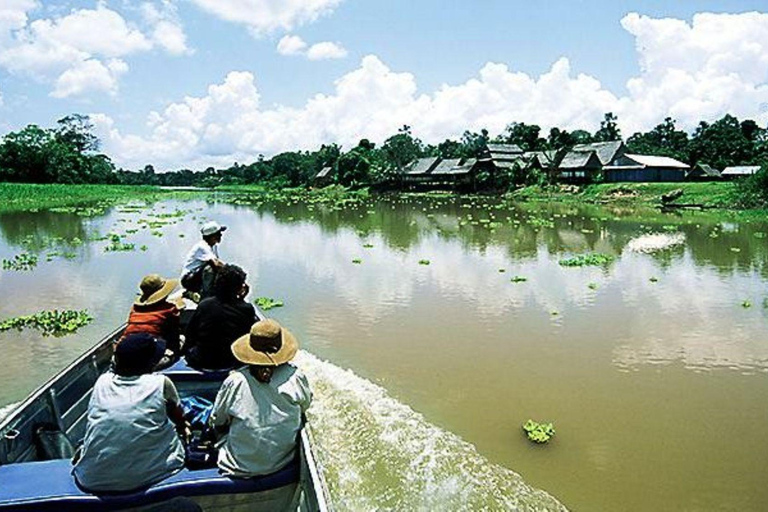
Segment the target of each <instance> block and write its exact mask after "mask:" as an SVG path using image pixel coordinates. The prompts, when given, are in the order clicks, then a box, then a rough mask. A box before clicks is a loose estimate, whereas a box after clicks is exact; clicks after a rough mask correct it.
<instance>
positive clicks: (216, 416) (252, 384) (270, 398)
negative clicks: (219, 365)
mask: <svg viewBox="0 0 768 512" xmlns="http://www.w3.org/2000/svg"><path fill="white" fill-rule="evenodd" d="M298 348H299V346H298V342H297V341H296V338H295V337H294V336H293V335H292V334H291V333H290V332H289V331H288V330H287V329H284V328H282V327H281V326H280V324H279V323H277V322H276V321H274V320H262V321H259V322H256V323H255V324H254V325H253V327H252V328H251V331H250V333H249V334H246V335H245V336H242V337H241V338H239V339H238V340H237V341H235V343H233V344H232V353H233V354H234V355H235V357H236V358H237V360H238V361H240V362H241V363H243V364H246V365H248V366H246V367H243V368H240V369H238V370H235V371H233V372H232V373H230V374H229V376H228V377H227V379H226V380H225V381H224V384H223V385H222V386H221V389H220V390H219V393H218V395H216V401H215V403H214V404H213V411H212V413H211V420H210V422H211V425H212V426H213V427H214V429H215V430H216V431H217V432H219V433H226V439H225V440H224V442H223V444H222V445H221V447H220V449H219V460H218V466H219V469H220V470H221V472H222V473H224V474H225V475H228V476H232V477H251V476H256V475H265V474H269V473H273V472H275V471H277V470H279V469H281V468H283V467H284V466H285V465H287V464H288V463H290V462H291V461H292V460H293V458H294V457H295V456H296V448H297V444H296V443H297V437H298V434H299V431H300V430H301V427H302V422H303V416H304V413H305V412H306V410H307V409H308V408H309V404H310V401H311V400H312V392H311V391H310V388H309V383H308V382H307V378H306V377H305V376H304V374H303V373H302V372H301V371H300V370H299V369H298V368H297V367H296V366H294V365H293V364H291V363H289V362H288V361H290V360H291V359H293V357H294V356H295V355H296V352H297V351H298Z"/></svg>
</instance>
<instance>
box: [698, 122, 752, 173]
mask: <svg viewBox="0 0 768 512" xmlns="http://www.w3.org/2000/svg"><path fill="white" fill-rule="evenodd" d="M748 133H749V131H748ZM688 158H689V160H690V162H691V163H692V164H697V163H699V162H702V163H706V164H709V165H712V166H714V167H715V168H717V169H724V168H725V167H728V166H731V165H745V164H751V163H753V162H755V161H756V160H757V158H758V154H757V151H756V147H755V145H754V144H753V143H752V141H750V140H749V139H748V138H747V137H746V136H745V135H744V131H743V130H742V123H739V120H738V119H737V118H735V117H734V116H732V115H730V114H726V115H725V116H723V117H722V118H721V119H718V120H717V121H715V122H714V123H712V124H709V123H707V122H705V121H702V122H701V123H699V126H698V127H697V128H696V130H695V131H694V132H693V136H692V137H691V141H690V143H689V144H688Z"/></svg>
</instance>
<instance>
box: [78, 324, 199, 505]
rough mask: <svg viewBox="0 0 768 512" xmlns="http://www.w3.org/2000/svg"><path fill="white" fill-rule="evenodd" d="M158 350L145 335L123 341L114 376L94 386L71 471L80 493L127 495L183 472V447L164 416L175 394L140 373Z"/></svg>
mask: <svg viewBox="0 0 768 512" xmlns="http://www.w3.org/2000/svg"><path fill="white" fill-rule="evenodd" d="M160 348H161V349H162V350H161V349H160ZM163 350H164V347H162V343H161V347H157V346H156V344H155V343H154V341H153V340H152V339H151V337H149V336H148V335H145V334H140V335H133V336H129V337H127V338H126V339H124V340H123V341H122V342H121V343H120V344H119V345H118V347H117V349H116V352H115V370H114V371H108V372H107V373H105V374H103V375H101V376H100V377H99V378H98V380H97V381H96V385H95V386H94V388H93V393H92V394H91V399H90V402H89V403H88V415H87V425H86V430H85V437H84V439H83V446H82V451H81V452H80V454H79V458H78V459H77V460H76V462H75V466H74V468H73V471H72V472H73V474H74V475H75V478H76V480H77V482H78V483H79V484H80V486H82V487H83V488H85V489H86V490H88V491H92V492H120V491H130V490H134V489H138V488H141V487H145V486H148V485H151V484H154V483H156V482H158V481H160V480H162V479H164V478H166V477H168V476H170V475H172V474H173V473H174V472H176V471H178V470H179V469H181V468H182V467H183V466H184V447H183V445H182V443H181V440H180V439H179V437H178V435H177V433H176V428H175V427H174V424H173V422H172V421H171V419H170V417H169V414H168V410H169V409H170V408H171V406H177V404H178V393H177V392H176V389H175V387H173V384H172V383H171V382H170V381H169V380H168V379H167V377H165V376H163V375H158V374H151V373H146V372H148V371H149V369H150V368H151V367H152V366H153V365H155V364H156V363H157V361H158V360H159V358H160V357H161V356H162V352H163ZM125 354H128V356H126V355H125ZM129 357H130V358H131V359H130V362H129V363H126V361H128V359H129Z"/></svg>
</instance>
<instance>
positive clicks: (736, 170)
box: [723, 165, 760, 176]
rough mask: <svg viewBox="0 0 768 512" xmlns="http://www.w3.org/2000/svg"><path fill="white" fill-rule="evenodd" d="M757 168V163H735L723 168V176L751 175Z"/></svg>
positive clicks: (758, 168) (758, 167)
mask: <svg viewBox="0 0 768 512" xmlns="http://www.w3.org/2000/svg"><path fill="white" fill-rule="evenodd" d="M759 170H760V166H759V165H735V166H732V167H726V168H725V169H723V176H751V175H753V174H755V173H756V172H757V171H759Z"/></svg>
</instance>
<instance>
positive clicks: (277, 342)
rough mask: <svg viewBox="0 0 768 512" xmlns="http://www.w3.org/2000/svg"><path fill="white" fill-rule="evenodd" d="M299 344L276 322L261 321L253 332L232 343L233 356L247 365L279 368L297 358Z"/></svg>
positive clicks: (256, 324) (252, 328)
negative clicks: (278, 366)
mask: <svg viewBox="0 0 768 512" xmlns="http://www.w3.org/2000/svg"><path fill="white" fill-rule="evenodd" d="M298 350H299V342H298V341H297V340H296V337H295V336H294V335H293V334H291V331H289V330H288V329H286V328H284V327H281V326H280V324H279V323H277V322H276V321H275V320H271V319H267V320H259V321H258V322H256V323H255V324H253V327H251V332H249V333H248V334H246V335H245V336H241V337H239V338H238V339H237V340H235V342H234V343H232V354H234V356H235V358H236V359H237V360H238V361H240V362H242V363H245V364H255V365H260V366H277V365H280V364H283V363H287V362H288V361H290V360H291V359H293V358H294V357H295V356H296V352H298Z"/></svg>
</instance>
